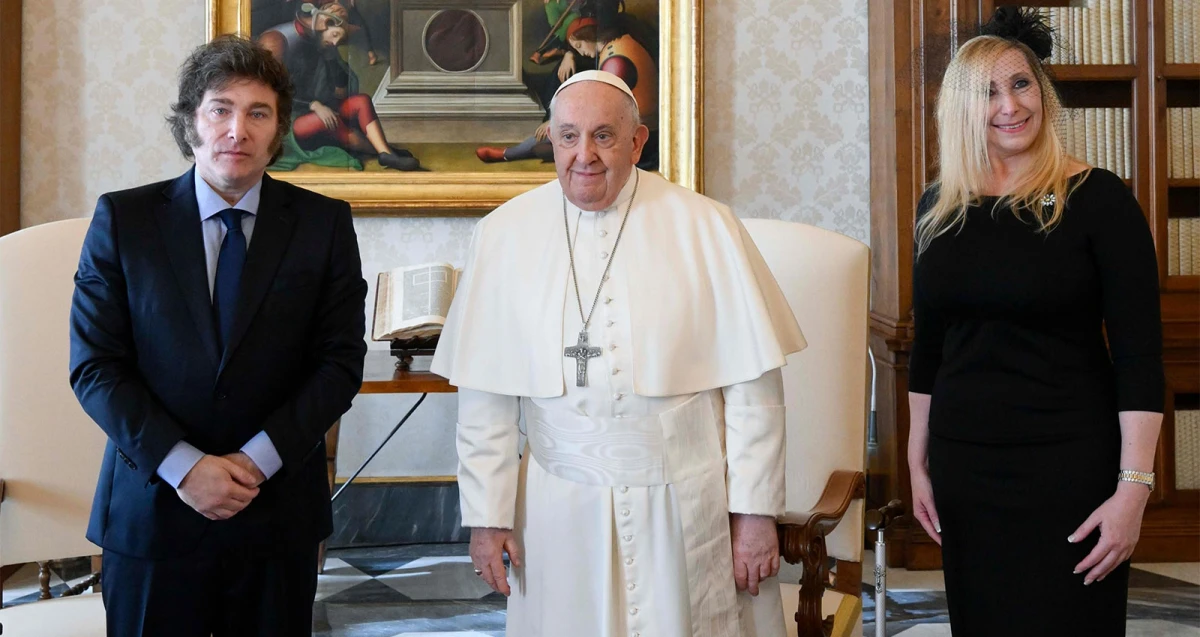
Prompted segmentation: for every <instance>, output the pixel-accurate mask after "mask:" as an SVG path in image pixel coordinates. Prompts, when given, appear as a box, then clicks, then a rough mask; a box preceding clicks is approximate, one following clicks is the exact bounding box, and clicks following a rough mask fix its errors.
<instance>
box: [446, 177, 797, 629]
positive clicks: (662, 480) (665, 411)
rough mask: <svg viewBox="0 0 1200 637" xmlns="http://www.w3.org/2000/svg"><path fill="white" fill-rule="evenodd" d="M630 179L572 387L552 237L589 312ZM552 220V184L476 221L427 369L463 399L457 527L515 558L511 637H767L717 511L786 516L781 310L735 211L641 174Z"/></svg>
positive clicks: (775, 598) (567, 310)
mask: <svg viewBox="0 0 1200 637" xmlns="http://www.w3.org/2000/svg"><path fill="white" fill-rule="evenodd" d="M635 184H636V186H637V193H636V197H635V199H634V205H633V208H632V212H631V213H630V217H629V220H628V222H627V224H626V227H625V231H624V235H623V236H622V238H621V240H620V243H619V244H617V245H616V256H615V258H614V259H613V264H612V268H611V271H610V277H609V280H607V281H606V282H605V283H604V287H603V289H602V290H601V292H600V296H599V301H598V302H597V304H596V310H595V313H594V315H593V317H592V319H591V322H590V324H589V326H588V335H589V341H590V344H591V345H592V346H598V347H600V348H601V352H602V353H601V355H600V356H598V357H596V358H592V359H590V360H589V361H588V362H587V379H588V382H587V385H586V386H584V387H577V386H576V382H575V381H576V372H577V367H576V365H577V362H576V360H575V359H571V358H567V357H565V356H564V355H563V349H564V348H565V347H569V346H573V345H576V344H577V341H578V337H579V332H580V329H581V327H582V325H583V321H582V319H581V318H580V312H579V309H578V303H577V301H576V297H575V288H574V285H573V283H572V281H571V279H570V274H569V270H570V265H569V262H568V257H567V246H566V238H565V235H566V234H567V233H568V232H569V233H570V235H571V237H572V239H573V240H574V241H575V242H576V243H575V265H576V271H577V274H578V278H579V295H580V296H581V297H582V299H583V312H584V313H586V312H588V310H589V309H590V306H591V302H592V299H593V298H595V296H596V289H597V286H598V285H599V284H600V279H601V274H602V272H603V271H604V267H605V264H606V263H607V261H608V258H609V256H610V253H611V252H612V250H613V249H614V244H615V243H616V238H617V235H618V233H619V231H620V226H621V220H622V218H623V216H624V214H625V210H626V206H627V204H628V202H629V200H630V196H631V195H632V194H633V190H634V187H635ZM566 226H567V227H566V228H564V223H563V198H562V189H561V187H560V186H559V183H558V182H557V181H554V182H551V183H549V184H547V185H545V186H542V187H540V188H537V189H535V190H533V191H531V192H529V193H527V194H525V195H522V196H520V197H517V198H516V199H514V200H512V201H511V202H509V203H507V204H505V205H504V206H501V207H500V208H499V209H497V210H496V211H494V212H492V213H491V214H490V215H488V216H487V217H485V218H484V219H483V220H482V221H481V222H480V223H479V225H478V226H477V227H476V230H475V236H474V238H473V240H472V250H471V255H470V257H469V258H468V261H467V264H466V266H465V268H464V272H463V276H462V280H461V282H460V284H459V288H458V291H457V293H456V296H455V300H454V304H453V306H452V308H451V311H450V316H449V317H448V318H447V322H446V326H445V329H444V330H443V332H442V336H441V339H440V342H439V345H438V351H437V355H436V356H435V357H434V362H433V365H432V370H433V371H434V372H436V373H438V374H440V375H442V376H445V377H447V378H449V379H450V382H451V383H452V384H454V385H456V386H457V387H458V388H459V415H458V436H457V444H458V453H459V460H460V465H459V473H458V478H459V490H460V494H461V507H462V523H463V526H466V527H492V528H512V529H515V532H516V536H517V540H518V542H519V544H520V546H521V548H522V550H523V552H524V565H523V567H521V568H513V569H511V572H510V574H509V583H510V585H511V586H512V591H513V592H512V596H511V597H510V598H509V601H508V625H507V634H508V635H509V637H558V636H570V637H617V636H631V635H632V636H636V637H685V636H686V637H751V636H771V637H775V636H780V637H781V636H782V635H784V625H783V609H782V602H781V600H780V596H779V587H778V585H777V583H776V580H775V579H774V578H771V579H769V580H767V581H765V582H764V583H763V584H761V585H760V594H759V595H758V596H757V597H751V596H750V595H749V594H748V593H738V592H737V590H736V588H735V584H734V578H733V561H732V548H731V544H730V532H729V517H728V514H729V513H730V512H735V513H750V514H760V515H779V514H781V513H782V512H783V506H784V486H783V475H784V466H783V462H784V407H783V388H782V380H781V375H780V371H779V368H780V367H782V366H783V365H784V358H785V357H786V356H787V355H788V354H790V353H792V352H795V351H799V350H800V349H803V347H804V346H805V343H804V337H803V336H802V335H801V333H800V330H799V328H798V326H797V325H796V321H795V318H794V317H793V315H792V312H791V309H790V308H789V307H788V305H787V302H786V300H784V297H783V294H782V293H781V292H780V290H779V288H778V285H777V284H776V283H775V280H774V278H773V277H772V276H771V274H770V272H769V271H768V270H767V267H766V264H765V262H763V260H762V257H761V255H759V253H758V250H757V249H756V248H755V247H754V244H753V242H752V241H751V240H750V239H749V236H748V235H747V234H746V232H745V230H744V228H742V225H741V223H740V222H739V221H738V220H737V218H736V217H735V216H734V215H733V214H732V213H731V212H730V211H729V209H728V208H726V207H725V206H722V205H721V204H719V203H717V202H714V201H712V200H710V199H707V198H705V197H702V196H700V195H697V194H696V193H693V192H691V191H689V190H686V189H684V188H681V187H679V186H675V185H673V184H671V183H669V182H667V181H666V180H664V179H662V178H661V177H659V176H658V175H656V174H654V173H647V172H641V171H637V172H636V173H635V176H634V177H631V178H630V180H629V182H628V183H627V184H626V185H625V187H624V188H623V189H622V191H621V194H620V196H619V197H618V199H617V201H616V202H615V203H614V204H613V206H610V207H609V208H608V209H606V210H604V211H599V212H586V211H581V210H580V209H578V208H576V207H575V206H574V205H572V204H569V203H568V204H567V223H566ZM519 423H523V424H524V427H525V428H526V429H525V431H526V433H527V435H528V444H527V447H526V450H527V453H525V454H524V456H523V457H522V458H520V459H518V455H517V441H518V431H519V429H518V427H519Z"/></svg>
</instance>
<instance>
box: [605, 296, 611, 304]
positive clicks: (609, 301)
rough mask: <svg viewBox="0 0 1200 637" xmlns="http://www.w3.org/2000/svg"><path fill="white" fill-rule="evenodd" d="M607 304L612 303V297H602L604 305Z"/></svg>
mask: <svg viewBox="0 0 1200 637" xmlns="http://www.w3.org/2000/svg"><path fill="white" fill-rule="evenodd" d="M609 303H612V297H611V296H606V297H604V304H605V305H608V304H609Z"/></svg>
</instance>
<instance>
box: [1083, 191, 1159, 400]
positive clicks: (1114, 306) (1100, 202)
mask: <svg viewBox="0 0 1200 637" xmlns="http://www.w3.org/2000/svg"><path fill="white" fill-rule="evenodd" d="M1097 177H1102V178H1105V179H1106V181H1107V182H1111V185H1109V184H1107V183H1106V188H1105V192H1111V195H1109V196H1105V197H1097V198H1096V200H1095V203H1094V204H1093V205H1095V206H1096V208H1097V210H1096V211H1095V213H1094V214H1090V215H1089V216H1090V217H1091V218H1092V220H1093V224H1092V226H1091V228H1090V230H1091V233H1090V238H1091V248H1092V255H1093V259H1094V260H1095V263H1096V269H1097V270H1098V271H1099V273H1100V285H1101V295H1102V297H1103V309H1104V327H1105V331H1106V332H1107V334H1108V346H1109V352H1110V354H1111V356H1112V362H1113V369H1114V371H1115V372H1116V378H1117V409H1118V411H1152V412H1160V413H1161V412H1162V410H1163V398H1164V394H1165V392H1166V381H1165V380H1164V378H1163V362H1162V317H1161V308H1160V306H1159V294H1158V262H1157V260H1156V259H1155V256H1154V239H1153V237H1152V236H1151V234H1150V226H1149V224H1147V223H1146V217H1145V215H1143V214H1142V209H1141V207H1140V206H1139V205H1138V202H1137V199H1135V198H1134V197H1133V193H1132V192H1130V191H1129V188H1128V187H1127V186H1126V185H1125V183H1124V182H1122V181H1121V180H1120V179H1119V178H1118V177H1116V176H1115V175H1097Z"/></svg>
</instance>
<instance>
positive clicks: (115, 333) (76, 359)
mask: <svg viewBox="0 0 1200 637" xmlns="http://www.w3.org/2000/svg"><path fill="white" fill-rule="evenodd" d="M118 245H119V242H118V237H117V220H116V214H115V213H114V210H113V203H112V200H111V199H110V198H109V196H108V195H103V196H101V197H100V200H99V202H97V204H96V212H95V214H94V215H93V216H92V223H91V226H89V228H88V232H87V237H86V238H85V239H84V241H83V251H82V254H80V256H79V269H78V271H77V272H76V274H75V293H74V295H73V296H72V298H71V317H70V340H71V360H70V372H71V376H70V380H71V388H72V389H73V390H74V391H75V396H76V397H77V398H78V399H79V404H80V405H81V406H83V410H84V411H85V412H87V415H88V416H91V418H92V420H94V421H96V424H98V425H100V428H101V429H103V430H104V433H105V434H106V435H107V436H108V439H109V440H111V441H112V442H113V444H115V445H116V446H117V449H118V450H119V451H120V452H121V454H122V455H123V456H125V457H127V458H129V459H130V460H131V461H132V463H133V464H132V465H131V467H132V468H134V470H135V471H137V472H138V474H140V475H141V476H142V478H143V479H145V480H146V482H151V481H153V480H154V479H155V471H156V470H157V469H158V465H159V464H161V463H162V461H163V458H165V457H166V456H167V453H168V452H170V450H171V448H172V447H174V446H175V443H177V442H179V441H180V440H182V439H183V437H184V431H183V428H182V427H181V426H180V425H179V423H178V422H176V421H175V419H174V418H173V417H172V416H171V415H170V414H168V413H167V411H166V410H165V409H164V408H163V407H162V405H161V404H160V403H159V402H158V400H157V399H156V398H155V397H154V395H153V394H152V393H151V392H150V390H149V389H148V388H147V387H146V384H145V382H144V381H143V380H142V377H141V374H140V372H139V371H138V369H137V348H136V346H135V345H134V339H133V328H132V327H131V319H130V313H129V301H128V298H127V292H126V285H125V275H124V271H123V269H122V264H121V255H120V249H119V248H118Z"/></svg>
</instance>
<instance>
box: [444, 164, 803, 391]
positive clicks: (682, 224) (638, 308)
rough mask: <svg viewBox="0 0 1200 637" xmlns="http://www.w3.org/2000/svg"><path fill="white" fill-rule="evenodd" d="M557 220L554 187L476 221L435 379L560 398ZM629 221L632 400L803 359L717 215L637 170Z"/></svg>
mask: <svg viewBox="0 0 1200 637" xmlns="http://www.w3.org/2000/svg"><path fill="white" fill-rule="evenodd" d="M620 212H621V213H623V212H624V211H623V210H621V211H620ZM562 214H563V213H562V187H561V186H560V185H559V183H558V180H554V181H552V182H550V183H548V184H546V185H544V186H540V187H538V188H536V189H534V190H532V191H529V192H527V193H525V194H523V195H520V196H518V197H516V198H514V199H513V200H511V201H509V202H508V203H506V204H504V205H502V206H500V207H499V208H497V209H496V210H495V211H493V212H492V213H491V214H489V215H488V216H486V217H484V218H483V219H482V220H480V222H479V223H478V225H476V227H475V234H474V236H473V238H472V240H471V250H470V254H469V256H468V258H467V262H466V265H465V266H464V268H463V273H462V276H461V278H460V281H459V285H458V289H457V291H456V292H455V296H454V302H453V304H452V305H451V307H450V313H449V316H447V318H446V324H445V327H444V328H443V330H442V334H441V337H440V339H439V342H438V347H437V353H436V354H435V356H434V358H433V364H432V366H431V368H430V369H431V370H432V371H433V372H434V373H436V374H438V375H440V376H443V377H445V378H448V379H450V384H452V385H455V386H457V387H466V388H469V389H475V390H479V391H486V392H491V393H494V394H504V395H509V396H529V397H532V398H554V397H558V396H562V395H563V394H564V393H565V391H566V385H565V380H564V378H563V366H562V359H563V308H564V307H565V305H564V304H565V303H566V300H567V289H568V270H569V268H570V265H569V263H568V259H567V244H566V239H565V238H564V232H565V229H564V227H563V220H562ZM630 214H631V216H630V217H629V220H628V222H627V224H626V227H625V234H624V237H622V239H621V243H620V245H619V248H618V250H617V253H616V256H615V258H617V259H624V260H627V262H626V271H627V272H628V279H629V280H628V283H627V285H628V291H629V295H630V298H629V311H630V319H631V331H632V334H633V343H632V346H633V352H632V359H633V369H632V370H631V371H632V373H633V387H634V391H635V392H636V393H638V394H639V395H642V396H676V395H680V394H690V393H695V392H700V391H704V390H708V389H716V388H720V387H726V386H729V385H734V384H737V383H741V382H746V381H750V380H754V379H755V378H758V377H759V376H761V375H762V374H763V373H764V372H767V371H770V370H772V369H776V368H778V367H782V366H783V365H784V364H785V357H786V356H787V355H788V354H791V353H793V352H798V351H800V350H802V349H804V347H805V345H806V343H805V341H804V336H803V334H801V332H800V328H799V326H798V325H797V324H796V318H795V316H793V314H792V310H791V308H790V307H789V306H788V303H787V300H786V299H785V298H784V296H783V293H782V292H781V291H780V289H779V285H778V284H777V283H776V282H775V277H774V276H772V275H771V273H770V271H769V270H768V269H767V264H766V262H765V261H764V260H763V258H762V255H761V254H760V253H759V251H758V248H757V247H756V246H755V245H754V242H753V241H752V240H751V239H750V235H749V234H747V233H746V229H745V228H744V227H742V223H741V222H740V221H739V220H738V219H737V217H735V216H734V215H733V213H732V212H731V211H730V210H729V208H728V207H727V206H724V205H722V204H720V203H718V202H716V201H713V200H711V199H709V198H707V197H704V196H703V195H699V194H696V193H694V192H692V191H690V190H688V189H686V188H683V187H681V186H677V185H675V184H672V183H670V182H668V181H667V180H665V179H663V178H662V177H660V176H659V175H657V174H655V173H649V172H641V184H640V186H639V187H638V191H637V196H636V200H635V201H634V206H633V210H632V212H631V213H630Z"/></svg>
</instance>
